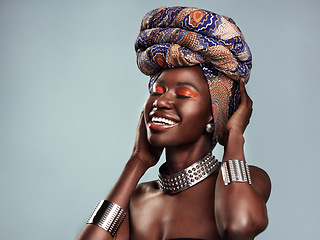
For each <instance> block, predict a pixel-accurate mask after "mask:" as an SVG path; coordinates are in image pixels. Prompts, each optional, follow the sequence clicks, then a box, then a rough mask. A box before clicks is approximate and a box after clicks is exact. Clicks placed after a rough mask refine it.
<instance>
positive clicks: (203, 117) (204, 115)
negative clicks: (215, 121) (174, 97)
mask: <svg viewBox="0 0 320 240" xmlns="http://www.w3.org/2000/svg"><path fill="white" fill-rule="evenodd" d="M182 112H183V113H184V116H182V117H183V118H184V120H185V121H188V122H189V123H190V124H195V125H206V124H207V123H209V122H210V119H211V109H210V107H209V106H208V107H206V106H203V105H199V104H192V105H189V106H184V107H183V111H182Z"/></svg>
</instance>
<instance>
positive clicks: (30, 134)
mask: <svg viewBox="0 0 320 240" xmlns="http://www.w3.org/2000/svg"><path fill="white" fill-rule="evenodd" d="M162 5H185V6H196V7H199V8H204V9H209V10H212V11H215V12H217V13H220V14H224V15H227V16H230V17H232V18H233V19H234V20H235V21H236V23H237V24H238V25H239V26H240V27H241V29H242V31H243V33H244V35H245V36H246V39H247V42H248V43H249V46H250V47H251V50H252V53H253V57H254V65H253V71H252V77H251V80H250V82H249V84H248V92H249V94H250V96H251V97H252V98H253V100H254V114H253V117H252V121H251V124H250V127H249V128H248V129H247V132H246V156H247V160H248V162H249V163H251V164H255V165H258V166H260V167H262V168H264V169H266V170H267V172H268V173H269V174H270V176H271V179H272V183H273V189H272V194H271V198H270V201H269V203H268V210H269V216H270V224H269V227H268V229H267V230H266V231H265V232H264V233H262V234H261V235H260V236H259V237H257V239H260V240H263V239H264V240H266V239H268V240H269V239H291V240H298V239H299V240H303V239H317V238H318V235H319V234H318V231H319V229H318V225H319V218H320V214H319V212H320V211H319V202H320V192H319V184H318V182H319V178H318V176H319V169H320V165H319V146H318V145H319V140H318V139H319V135H320V131H319V120H318V119H319V117H320V115H319V106H318V105H319V100H318V91H319V89H320V83H319V76H318V75H319V69H320V65H319V53H320V51H319V37H320V33H319V25H318V21H319V17H318V14H319V10H320V3H319V1H316V0H314V1H312V0H304V1H285V0H284V1H279V0H269V1H256V0H242V1H238V0H229V1H214V0H211V1H194V0H193V1H190V0H186V1H151V0H124V1H122V0H118V1H102V0H93V1H89V0H88V1H84V0H64V1H63V0H55V1H54V0H52V1H49V0H42V1H41V0H20V1H19V0H7V1H4V0H2V1H0V121H1V122H0V123H1V124H0V161H1V162H0V164H1V165H0V188H1V189H0V190H1V191H0V193H1V197H0V216H1V218H0V239H12V240H15V239H41V240H42V239H47V240H51V239H52V240H53V239H73V238H74V237H75V236H76V235H77V233H78V232H79V231H80V229H81V228H82V227H83V226H84V224H85V221H86V219H87V217H88V216H89V215H90V213H91V211H92V210H93V208H94V206H95V205H96V203H97V202H98V201H99V200H100V199H103V198H104V197H105V195H106V194H107V192H108V191H109V190H110V188H111V187H112V186H113V184H114V183H115V181H116V179H117V177H118V175H119V174H120V172H121V170H122V168H123V166H124V164H125V162H126V160H127V159H128V157H129V156H130V152H131V148H132V144H133V139H134V135H135V127H136V124H137V119H138V116H139V113H140V111H141V109H142V105H143V102H144V99H145V98H146V97H147V95H148V92H147V77H145V76H143V75H142V74H141V73H140V72H139V71H138V69H137V67H136V63H135V53H134V48H133V43H134V41H135V37H136V35H137V33H138V30H139V23H140V20H141V18H142V17H143V16H144V14H145V13H146V12H147V11H149V10H151V9H154V8H156V7H159V6H162ZM221 154H222V150H221V147H219V148H217V149H216V151H215V155H216V156H217V157H218V158H219V159H221ZM162 161H163V160H162ZM162 161H161V162H162ZM158 166H159V165H158ZM157 169H158V167H155V168H153V169H150V170H149V171H148V173H147V174H146V176H145V177H144V179H143V181H146V180H151V179H155V178H156V175H157Z"/></svg>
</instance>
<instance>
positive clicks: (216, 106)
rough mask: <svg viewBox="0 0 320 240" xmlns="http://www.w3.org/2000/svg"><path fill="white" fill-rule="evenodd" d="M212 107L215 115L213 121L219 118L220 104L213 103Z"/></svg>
mask: <svg viewBox="0 0 320 240" xmlns="http://www.w3.org/2000/svg"><path fill="white" fill-rule="evenodd" d="M211 109H212V116H213V121H214V122H216V121H217V118H218V113H219V106H218V104H217V103H213V104H212V105H211Z"/></svg>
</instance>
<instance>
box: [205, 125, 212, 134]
mask: <svg viewBox="0 0 320 240" xmlns="http://www.w3.org/2000/svg"><path fill="white" fill-rule="evenodd" d="M213 130H214V124H213V123H208V124H207V125H206V131H207V132H208V133H212V132H213Z"/></svg>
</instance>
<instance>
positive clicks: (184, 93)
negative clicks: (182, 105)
mask: <svg viewBox="0 0 320 240" xmlns="http://www.w3.org/2000/svg"><path fill="white" fill-rule="evenodd" d="M165 92H166V88H164V87H163V86H160V85H153V88H152V91H151V95H162V94H164V93H165ZM176 96H177V97H178V98H199V97H200V94H199V93H198V92H196V91H193V90H191V89H190V88H187V87H182V88H178V89H177V90H176Z"/></svg>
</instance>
